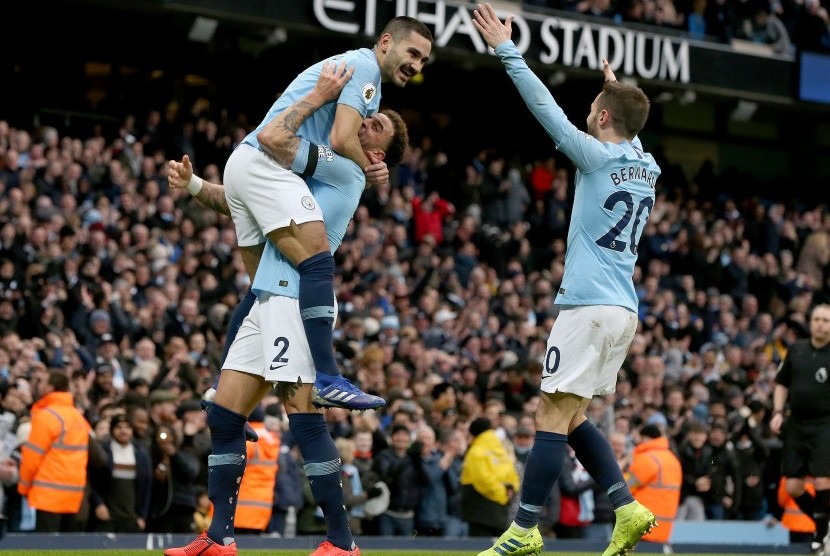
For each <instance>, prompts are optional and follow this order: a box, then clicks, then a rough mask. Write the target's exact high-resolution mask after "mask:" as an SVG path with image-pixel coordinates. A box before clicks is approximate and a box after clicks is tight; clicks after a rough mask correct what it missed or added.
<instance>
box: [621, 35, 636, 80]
mask: <svg viewBox="0 0 830 556" xmlns="http://www.w3.org/2000/svg"><path fill="white" fill-rule="evenodd" d="M623 73H625V74H626V75H631V74H632V73H634V32H633V31H626V32H625V65H624V66H623Z"/></svg>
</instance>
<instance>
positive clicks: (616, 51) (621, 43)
mask: <svg viewBox="0 0 830 556" xmlns="http://www.w3.org/2000/svg"><path fill="white" fill-rule="evenodd" d="M598 50H599V52H597V54H598V56H599V58H598V59H597V65H598V66H600V67H601V65H602V59H603V58H607V59H608V64H609V65H610V66H611V69H614V70H616V69H617V68H619V67H620V65H622V61H623V56H625V40H624V39H623V36H622V33H620V31H619V29H614V28H613V27H600V28H599V49H598Z"/></svg>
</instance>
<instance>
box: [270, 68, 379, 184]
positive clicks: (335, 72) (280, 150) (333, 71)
mask: <svg viewBox="0 0 830 556" xmlns="http://www.w3.org/2000/svg"><path fill="white" fill-rule="evenodd" d="M353 73H354V68H348V69H347V68H346V65H345V64H344V63H341V64H340V65H339V66H335V65H333V64H332V65H329V63H328V62H326V63H325V64H323V69H322V71H321V72H320V77H319V78H318V79H317V83H316V85H315V86H314V88H313V89H312V90H311V91H310V92H309V93H308V94H307V95H306V96H304V97H303V98H302V99H300V100H298V101H297V102H295V103H294V104H292V105H291V106H289V107H288V108H286V109H285V110H283V111H282V113H280V115H279V116H277V117H276V118H274V119H273V120H271V121H270V122H268V125H266V126H265V127H264V128H262V129H261V130H260V132H259V133H258V134H257V140H258V141H259V144H260V146H261V147H262V148H263V149H264V150H265V152H266V153H268V154H269V155H271V156H272V157H273V158H274V159H275V160H276V161H277V162H278V163H279V164H280V165H281V166H283V167H285V168H291V165H292V164H293V162H294V159H295V157H296V156H297V152H298V150H299V148H300V144H301V141H302V140H301V139H300V137H298V136H297V130H298V129H299V128H300V125H302V123H303V122H304V121H305V120H306V118H308V117H309V116H310V115H311V114H313V113H314V112H315V111H316V110H317V109H319V108H320V107H321V106H323V105H324V104H326V103H327V102H331V101H333V100H334V99H336V98H337V97H338V95H340V91H342V90H343V87H344V86H345V85H346V83H347V82H348V81H349V79H351V77H352V74H353ZM338 110H339V109H338ZM361 121H362V120H361ZM357 127H358V128H359V127H360V124H358V126H357ZM353 135H354V141H355V143H356V144H357V146H358V148H360V142H359V141H358V138H357V128H355V129H354V134H353ZM360 155H361V156H362V157H363V160H364V161H366V155H365V154H364V153H363V150H362V149H361V150H360ZM349 158H351V157H349ZM358 164H360V163H358ZM366 164H368V162H365V163H364V164H363V165H362V166H361V168H363V167H365V166H366Z"/></svg>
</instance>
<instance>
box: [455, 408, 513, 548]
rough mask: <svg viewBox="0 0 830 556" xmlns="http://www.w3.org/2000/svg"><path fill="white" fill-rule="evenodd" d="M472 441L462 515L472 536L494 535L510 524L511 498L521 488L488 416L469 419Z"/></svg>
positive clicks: (464, 478)
mask: <svg viewBox="0 0 830 556" xmlns="http://www.w3.org/2000/svg"><path fill="white" fill-rule="evenodd" d="M470 436H471V437H472V441H471V442H470V447H469V449H468V450H467V454H466V455H465V456H464V462H463V464H462V468H461V515H462V516H463V518H464V520H465V521H466V522H467V523H468V524H469V527H470V536H471V537H494V536H497V535H500V534H501V532H502V530H503V529H505V528H506V527H507V525H508V513H507V511H508V509H509V507H510V501H511V500H512V498H514V497H515V496H516V492H517V491H518V488H519V475H518V473H516V467H515V465H514V463H513V459H512V457H511V455H510V454H509V453H508V452H507V450H505V448H504V444H502V442H501V440H499V438H498V436H496V433H495V431H494V430H493V426H492V424H491V422H490V420H489V419H487V418H486V417H479V418H478V419H476V420H474V421H473V422H472V423H470Z"/></svg>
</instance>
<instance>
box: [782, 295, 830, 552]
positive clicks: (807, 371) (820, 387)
mask: <svg viewBox="0 0 830 556" xmlns="http://www.w3.org/2000/svg"><path fill="white" fill-rule="evenodd" d="M787 405H789V410H788V411H787V409H788V407H787ZM785 411H786V413H785ZM770 429H771V430H772V432H774V433H775V434H781V436H783V440H784V447H783V450H782V452H781V472H782V474H783V475H785V476H786V477H787V483H786V489H787V493H789V495H790V496H792V497H793V499H794V500H795V501H796V503H797V504H798V507H799V508H801V509H802V511H803V512H804V513H805V514H807V515H809V516H812V517H813V520H814V521H815V524H816V532H815V535H814V536H813V540H812V542H811V543H810V550H811V551H812V553H813V554H823V553H824V551H825V549H826V548H828V547H826V546H825V544H827V543H825V539H826V537H827V535H828V530H829V529H830V527H829V526H828V519H830V305H827V304H822V305H816V306H815V307H814V308H813V311H812V313H811V314H810V337H809V338H804V339H801V340H797V341H796V342H794V343H793V344H792V346H790V348H789V349H788V350H787V355H786V356H785V357H784V361H783V363H781V367H780V368H779V370H778V374H777V375H776V377H775V389H774V390H773V397H772V419H771V420H770ZM808 475H809V476H812V477H813V478H814V485H815V488H816V494H815V496H810V493H809V492H807V491H806V490H805V486H804V485H805V477H807V476H808Z"/></svg>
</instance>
